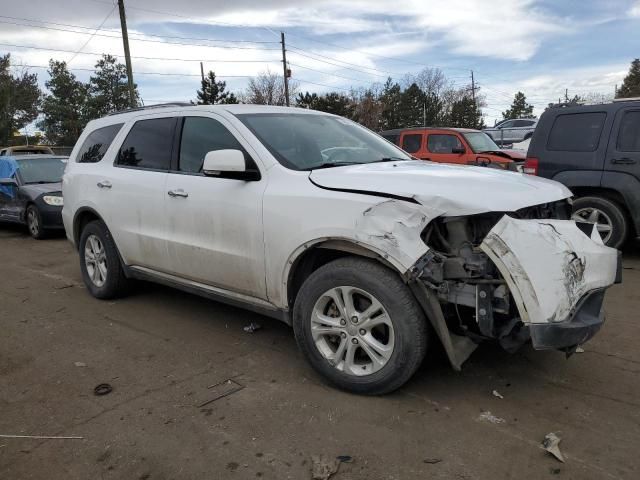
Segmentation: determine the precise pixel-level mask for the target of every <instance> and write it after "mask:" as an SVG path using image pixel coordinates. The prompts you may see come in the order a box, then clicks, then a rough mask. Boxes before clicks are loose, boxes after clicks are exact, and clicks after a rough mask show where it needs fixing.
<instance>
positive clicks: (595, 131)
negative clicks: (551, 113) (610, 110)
mask: <svg viewBox="0 0 640 480" xmlns="http://www.w3.org/2000/svg"><path fill="white" fill-rule="evenodd" d="M606 118H607V114H606V113H605V112H593V113H570V114H565V115H558V117H557V118H556V120H555V122H553V127H551V133H549V140H548V141H547V148H548V149H549V150H559V151H569V152H593V151H595V150H596V149H597V148H598V142H599V141H600V133H601V132H602V127H603V125H604V121H605V119H606Z"/></svg>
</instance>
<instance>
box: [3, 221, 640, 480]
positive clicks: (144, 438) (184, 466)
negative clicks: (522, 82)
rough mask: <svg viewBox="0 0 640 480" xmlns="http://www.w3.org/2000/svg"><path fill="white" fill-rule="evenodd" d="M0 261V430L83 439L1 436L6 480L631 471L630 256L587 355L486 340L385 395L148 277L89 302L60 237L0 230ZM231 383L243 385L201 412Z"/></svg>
mask: <svg viewBox="0 0 640 480" xmlns="http://www.w3.org/2000/svg"><path fill="white" fill-rule="evenodd" d="M0 265H1V267H0V268H1V270H0V272H1V275H0V300H1V302H2V306H1V309H0V327H1V328H2V335H1V336H0V434H5V435H7V434H13V435H16V434H18V435H58V436H80V437H83V438H82V439H78V440H73V439H69V440H59V439H58V440H33V439H9V438H0V478H1V479H7V480H9V479H12V480H13V479H27V478H47V479H54V478H55V479H58V478H60V479H83V480H84V479H89V478H101V479H111V478H114V479H116V478H117V479H140V480H143V479H169V478H172V479H192V478H193V479H195V478H198V479H200V478H209V479H217V478H224V479H227V478H229V479H234V478H236V479H250V478H251V479H255V478H263V479H285V478H291V479H309V478H311V473H310V466H311V456H312V455H318V454H323V455H327V456H329V457H335V456H337V455H349V456H351V457H353V461H352V462H351V463H343V464H341V466H340V470H339V472H338V473H337V474H336V475H335V476H334V477H332V478H335V479H338V480H340V479H412V478H443V479H445V478H446V479H455V478H460V479H497V478H499V479H505V478H514V479H515V478H518V479H520V478H536V479H537V478H576V479H610V478H611V479H617V478H625V479H636V478H640V455H638V449H639V448H640V381H639V380H640V376H639V373H640V350H639V348H638V345H639V339H640V322H638V311H640V289H638V285H640V256H634V254H633V252H630V253H628V254H627V255H626V258H625V267H626V268H625V271H624V277H625V279H624V280H625V283H624V285H622V286H616V287H615V288H613V289H611V290H610V294H609V295H608V298H607V310H608V323H607V324H606V326H605V327H604V329H603V331H602V332H601V333H600V334H599V335H598V336H596V338H595V339H593V340H592V341H591V342H590V343H588V344H587V345H585V347H584V348H585V352H584V353H581V354H576V355H575V356H573V357H572V358H570V359H569V360H568V361H567V360H565V358H564V355H562V354H561V353H559V352H533V351H529V350H526V351H524V352H521V353H519V354H517V355H513V356H511V355H508V354H506V353H504V352H502V351H500V350H498V349H497V348H495V347H492V346H483V347H482V348H480V349H479V350H478V351H477V352H476V353H475V354H474V355H473V356H472V357H471V359H470V360H469V361H468V362H467V364H466V365H465V368H464V371H463V372H462V373H456V372H453V371H452V370H451V369H450V368H449V367H448V366H447V364H446V362H445V361H444V359H443V358H442V356H441V355H439V354H437V353H436V354H434V355H432V356H431V357H430V358H429V359H428V360H427V361H426V362H425V365H424V366H423V367H422V369H421V370H420V371H419V372H418V374H417V376H416V377H415V378H414V380H413V381H411V382H410V383H409V384H408V385H407V386H405V387H404V388H403V389H401V390H400V391H398V392H397V393H395V394H393V395H389V396H386V397H381V398H367V397H358V396H354V395H349V394H346V393H342V392H339V391H336V390H334V389H332V388H330V387H328V386H326V385H324V384H323V383H322V381H321V380H320V379H319V378H318V377H317V376H316V375H315V374H314V373H313V372H312V371H311V369H310V368H309V367H308V366H307V365H306V364H305V362H304V361H303V359H302V358H301V356H300V355H299V354H298V352H297V350H296V345H295V342H294V339H293V335H292V332H291V331H290V330H289V329H288V328H287V327H286V326H285V325H282V324H279V323H278V322H277V321H275V320H271V319H268V318H264V317H261V316H259V315H255V314H252V313H248V312H245V311H243V310H239V309H236V308H232V307H227V306H224V305H221V304H217V303H214V302H211V301H207V300H204V299H201V298H198V297H195V296H191V295H188V294H185V293H181V292H178V291H174V290H171V289H168V288H164V287H159V286H155V285H149V284H143V285H139V286H138V287H137V288H136V290H135V291H134V292H133V293H132V294H131V295H130V296H129V297H127V298H125V299H122V300H118V301H115V302H103V301H98V300H95V299H93V298H91V297H90V296H89V294H88V293H87V292H86V290H85V289H84V287H83V285H82V281H81V279H80V274H79V269H78V261H77V255H76V253H75V252H74V251H73V250H72V247H71V245H70V244H69V243H67V241H66V240H65V239H63V238H57V239H52V240H47V241H35V240H31V239H30V238H28V237H27V236H26V235H25V234H24V232H23V231H22V230H21V229H19V228H15V227H9V226H6V225H0ZM252 321H253V322H258V323H260V324H261V325H262V326H263V329H262V330H259V331H257V332H256V333H253V334H249V333H245V332H244V331H243V327H244V326H245V325H247V324H249V323H250V322H252ZM77 362H81V363H78V365H80V366H77V365H76V363H77ZM83 365H85V366H83ZM229 378H233V379H234V380H235V381H236V382H238V383H239V384H241V385H244V386H245V388H244V389H242V390H240V391H238V392H236V393H233V394H231V395H229V396H226V397H224V398H221V399H219V400H217V401H214V402H212V403H210V404H208V405H206V406H204V407H198V406H197V405H200V404H202V403H203V402H205V401H207V400H209V399H211V398H214V397H215V395H216V392H219V389H217V388H213V389H208V388H207V387H209V386H210V385H213V384H216V383H218V382H221V381H224V380H226V379H229ZM103 382H108V383H110V384H111V385H112V386H113V392H112V393H110V394H108V395H105V396H100V397H98V396H94V394H93V389H94V387H95V386H96V385H97V384H99V383H103ZM493 390H497V391H498V392H500V393H501V394H502V395H503V396H504V399H500V398H497V397H495V396H493V395H492V391H493ZM487 411H490V412H491V413H492V415H494V416H496V417H499V418H500V419H503V420H504V421H503V422H500V423H492V422H490V421H488V420H485V419H482V418H481V413H482V412H487ZM549 432H556V433H558V435H559V436H561V437H562V439H563V440H562V443H561V447H562V451H563V453H564V454H565V456H566V463H564V464H562V463H559V462H558V461H557V460H555V459H554V458H552V457H551V456H550V455H549V454H547V453H546V452H545V451H543V450H542V449H540V448H539V444H540V442H541V440H542V439H543V437H544V436H545V434H547V433H549Z"/></svg>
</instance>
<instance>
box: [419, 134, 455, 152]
mask: <svg viewBox="0 0 640 480" xmlns="http://www.w3.org/2000/svg"><path fill="white" fill-rule="evenodd" d="M454 148H458V149H462V148H464V147H463V146H462V142H460V139H459V138H458V137H456V136H455V135H429V137H428V138H427V150H429V151H430V152H431V153H453V149H454Z"/></svg>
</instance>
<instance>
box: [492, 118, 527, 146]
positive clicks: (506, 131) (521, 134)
mask: <svg viewBox="0 0 640 480" xmlns="http://www.w3.org/2000/svg"><path fill="white" fill-rule="evenodd" d="M537 124H538V120H537V119H535V118H518V119H515V120H503V121H502V122H500V123H498V124H496V125H495V126H494V127H491V128H485V129H484V130H483V132H485V133H486V134H487V135H489V136H490V137H491V138H492V139H493V141H494V142H496V143H497V144H498V145H504V144H507V143H516V142H521V141H522V140H526V139H527V138H531V136H532V135H533V131H534V130H535V129H536V125H537Z"/></svg>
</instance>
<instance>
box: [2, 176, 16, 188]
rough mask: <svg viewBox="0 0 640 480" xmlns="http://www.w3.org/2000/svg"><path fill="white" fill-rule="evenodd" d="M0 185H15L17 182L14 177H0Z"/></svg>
mask: <svg viewBox="0 0 640 480" xmlns="http://www.w3.org/2000/svg"><path fill="white" fill-rule="evenodd" d="M0 185H5V186H7V187H8V186H13V187H17V186H18V182H17V181H16V179H15V178H0Z"/></svg>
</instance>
